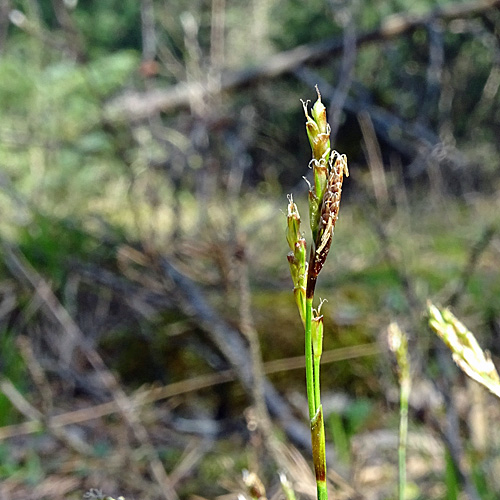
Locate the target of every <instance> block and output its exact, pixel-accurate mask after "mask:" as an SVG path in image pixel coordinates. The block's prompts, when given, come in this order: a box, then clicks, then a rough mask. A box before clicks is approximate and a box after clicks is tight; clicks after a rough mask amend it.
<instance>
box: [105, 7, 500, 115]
mask: <svg viewBox="0 0 500 500" xmlns="http://www.w3.org/2000/svg"><path fill="white" fill-rule="evenodd" d="M499 5H500V0H476V1H473V2H469V3H467V4H460V5H457V4H448V5H445V6H443V7H439V8H436V9H433V10H431V11H430V12H429V13H426V14H419V15H417V14H394V15H391V16H389V17H387V18H386V19H385V20H384V21H383V22H382V23H381V25H380V26H379V28H378V29H375V30H373V31H370V32H367V33H364V34H361V35H359V36H358V37H357V38H356V42H355V45H356V46H358V47H359V46H360V45H364V44H366V43H372V42H378V41H384V40H389V39H391V38H395V37H397V36H401V35H404V34H406V33H409V32H411V31H413V30H415V29H416V28H418V27H421V26H424V25H426V24H428V23H429V22H431V21H433V20H435V19H441V20H444V21H448V20H453V19H457V18H462V17H468V16H474V15H478V14H481V13H483V12H485V11H488V10H490V9H493V8H495V7H498V6H499ZM343 50H344V41H343V39H342V38H341V37H340V38H339V37H335V38H330V39H327V40H323V41H321V42H317V43H311V44H306V45H300V46H298V47H295V48H294V49H291V50H288V51H284V52H280V53H279V54H275V55H274V56H271V57H269V58H268V59H267V61H265V62H264V63H263V64H261V65H260V66H258V67H255V68H247V69H244V70H241V71H238V72H225V73H223V74H222V78H221V81H220V82H216V83H214V82H211V81H210V80H207V81H196V82H180V83H178V84H177V85H175V86H173V87H171V88H168V89H153V90H148V91H146V92H127V93H125V94H122V95H121V96H119V97H117V98H115V99H113V100H111V101H110V102H108V104H107V106H106V108H105V116H106V117H107V119H108V120H109V121H111V122H114V121H129V120H130V121H134V120H141V119H144V118H147V117H149V116H151V115H154V114H156V113H158V112H169V111H174V110H175V109H177V108H179V107H184V106H188V105H189V103H190V102H193V99H194V100H199V99H202V100H204V99H206V97H207V96H209V95H214V94H217V93H219V92H226V91H230V90H235V89H238V88H241V87H246V86H249V85H252V84H254V83H256V82H257V81H259V80H266V79H271V78H275V77H277V76H280V75H283V74H286V73H291V72H293V71H295V70H297V69H298V68H299V67H301V66H303V65H304V64H317V63H319V62H322V61H325V60H326V59H328V58H331V57H334V56H337V55H339V54H341V53H342V51H343Z"/></svg>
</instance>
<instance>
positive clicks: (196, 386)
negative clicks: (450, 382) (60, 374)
mask: <svg viewBox="0 0 500 500" xmlns="http://www.w3.org/2000/svg"><path fill="white" fill-rule="evenodd" d="M378 354H380V346H379V345H378V344H377V343H376V342H373V343H369V344H360V345H355V346H348V347H340V348H337V349H332V350H329V351H324V352H323V356H322V358H321V364H328V363H337V362H339V361H346V360H349V359H356V358H360V357H364V356H376V355H378ZM304 366H305V360H304V356H294V357H291V358H283V359H275V360H273V361H267V362H265V363H264V364H263V368H264V373H265V374H266V375H270V374H273V373H279V372H284V371H290V370H303V369H304ZM236 379H237V377H236V375H235V373H234V371H233V370H224V371H220V372H217V373H212V374H207V375H199V376H198V377H192V378H190V379H187V380H181V381H179V382H173V383H171V384H168V385H165V386H162V387H154V388H153V389H148V390H140V391H137V392H136V393H135V394H134V395H133V396H131V397H130V401H131V404H132V405H133V406H134V407H139V406H144V405H147V404H152V403H156V402H157V401H161V400H164V399H168V398H171V397H174V396H179V395H181V394H187V393H189V392H194V391H198V390H200V389H206V388H208V387H212V386H214V385H217V384H225V383H227V382H233V381H235V380H236ZM1 380H3V379H0V382H1ZM1 388H2V386H1V383H0V389H1ZM119 411H120V409H119V408H118V406H117V405H116V402H115V401H109V402H107V403H102V404H99V405H95V406H89V407H88V408H82V409H80V410H73V411H70V412H66V413H62V414H60V415H54V416H52V417H50V419H49V424H50V426H51V428H58V427H64V426H66V425H74V424H81V423H83V422H88V421H89V420H94V419H96V418H101V417H105V416H107V415H112V414H113V413H118V412H119ZM26 416H28V418H31V420H29V421H27V422H23V423H21V424H13V425H6V426H4V427H0V441H3V440H4V439H9V438H12V437H16V436H23V435H26V434H33V433H35V432H39V431H41V430H42V429H43V425H42V421H41V414H39V413H36V414H35V413H33V414H31V415H28V414H27V413H26Z"/></svg>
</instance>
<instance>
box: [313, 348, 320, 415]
mask: <svg viewBox="0 0 500 500" xmlns="http://www.w3.org/2000/svg"><path fill="white" fill-rule="evenodd" d="M320 362H321V357H320V356H314V406H315V408H316V409H317V408H319V406H320V405H321V391H320V385H319V365H320Z"/></svg>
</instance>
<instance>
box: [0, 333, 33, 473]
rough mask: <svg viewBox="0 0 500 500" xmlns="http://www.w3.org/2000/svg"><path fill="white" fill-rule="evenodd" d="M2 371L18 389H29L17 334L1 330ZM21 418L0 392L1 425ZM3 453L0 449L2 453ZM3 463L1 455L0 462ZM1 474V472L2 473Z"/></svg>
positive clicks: (21, 390)
mask: <svg viewBox="0 0 500 500" xmlns="http://www.w3.org/2000/svg"><path fill="white" fill-rule="evenodd" d="M0 353H1V354H0V355H1V361H0V363H1V365H0V366H1V373H2V375H3V376H4V377H6V378H7V379H8V380H10V382H12V383H13V384H14V386H15V387H16V389H17V390H19V391H20V392H21V393H24V392H25V391H26V390H27V383H26V368H25V366H24V362H23V360H22V358H21V356H20V354H19V351H18V349H17V347H16V344H15V335H14V334H12V333H10V332H8V331H6V330H3V331H0ZM18 419H19V412H18V410H17V409H15V408H14V406H13V405H12V403H11V402H10V401H9V399H8V398H7V397H6V396H5V395H4V394H3V393H1V392H0V426H3V425H9V424H12V423H14V422H16V421H18ZM1 453H2V451H1V449H0V454H1ZM1 463H2V460H1V457H0V464H1ZM0 474H1V473H0Z"/></svg>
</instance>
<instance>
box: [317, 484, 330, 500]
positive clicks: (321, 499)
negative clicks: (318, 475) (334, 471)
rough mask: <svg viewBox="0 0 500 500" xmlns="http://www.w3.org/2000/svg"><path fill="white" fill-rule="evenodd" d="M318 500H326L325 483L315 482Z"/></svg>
mask: <svg viewBox="0 0 500 500" xmlns="http://www.w3.org/2000/svg"><path fill="white" fill-rule="evenodd" d="M316 485H317V488H316V489H317V491H318V500H328V491H327V490H326V481H321V482H319V481H318V482H317V483H316Z"/></svg>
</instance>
